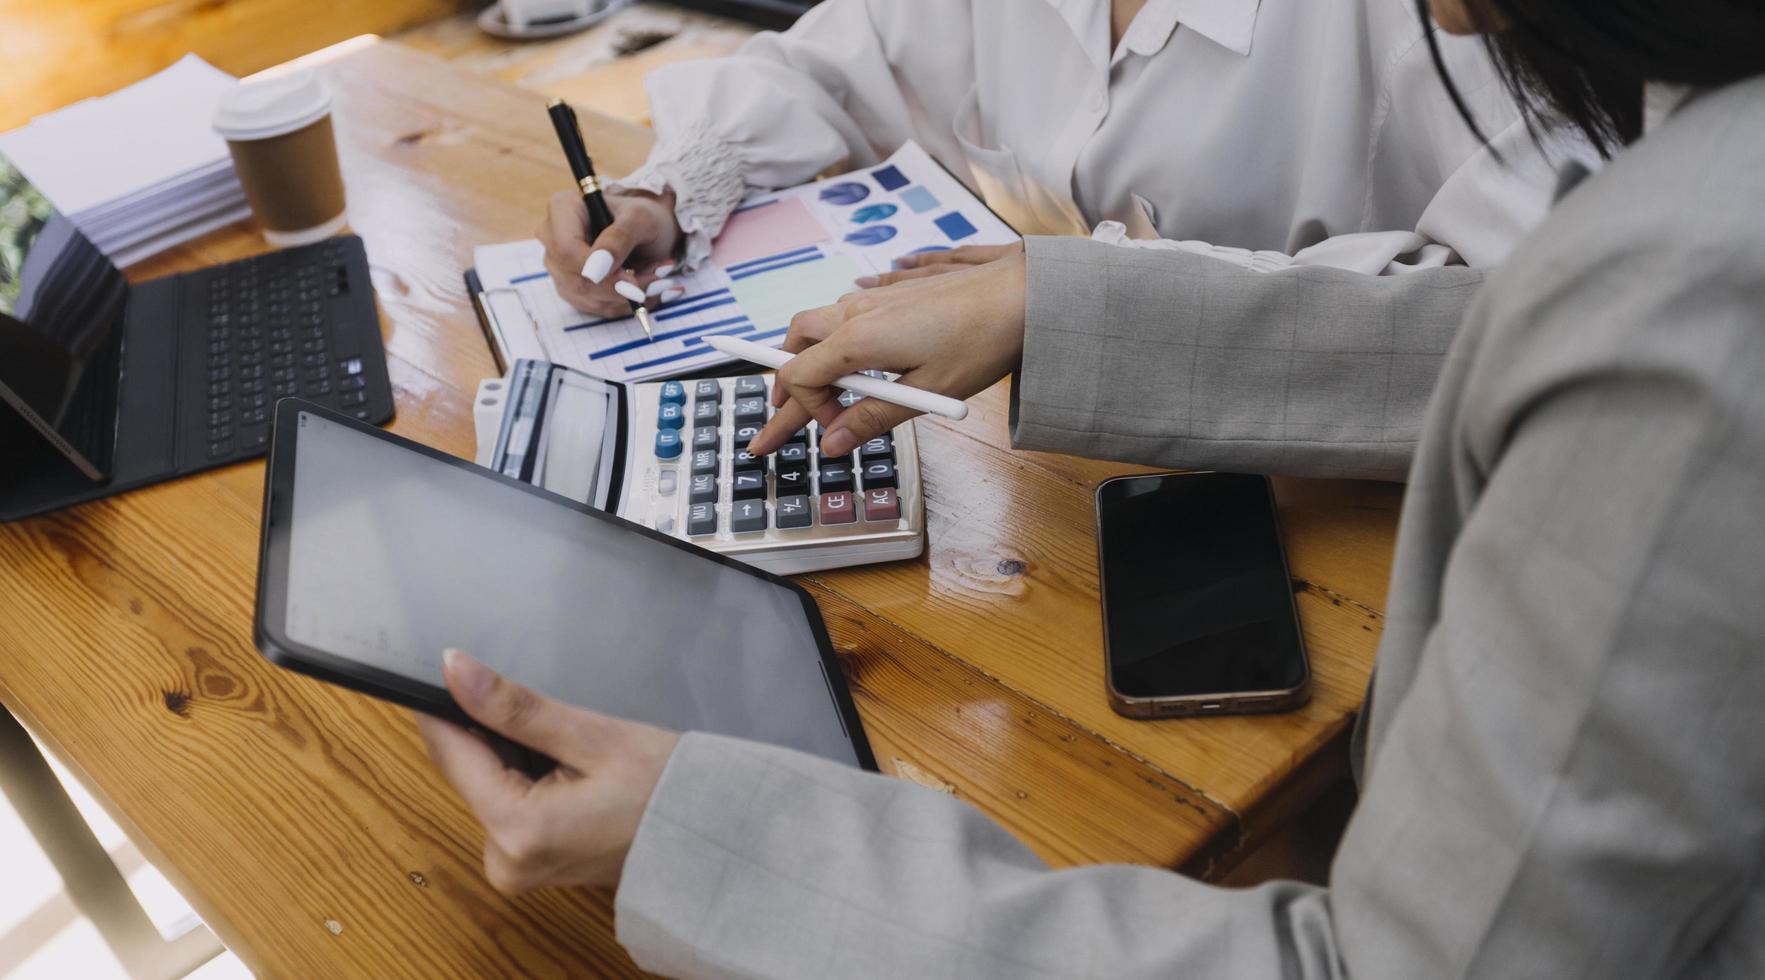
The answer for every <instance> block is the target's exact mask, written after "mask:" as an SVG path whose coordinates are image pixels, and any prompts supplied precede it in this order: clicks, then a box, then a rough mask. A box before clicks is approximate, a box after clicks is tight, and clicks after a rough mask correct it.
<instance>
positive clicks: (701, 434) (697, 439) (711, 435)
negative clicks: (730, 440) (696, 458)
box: [693, 427, 717, 449]
mask: <svg viewBox="0 0 1765 980" xmlns="http://www.w3.org/2000/svg"><path fill="white" fill-rule="evenodd" d="M693 448H694V449H716V448H717V430H716V429H713V428H709V427H706V428H703V429H694V430H693Z"/></svg>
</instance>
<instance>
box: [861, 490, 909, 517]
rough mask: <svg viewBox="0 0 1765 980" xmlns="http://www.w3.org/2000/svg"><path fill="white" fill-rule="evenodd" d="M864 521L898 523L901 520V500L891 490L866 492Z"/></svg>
mask: <svg viewBox="0 0 1765 980" xmlns="http://www.w3.org/2000/svg"><path fill="white" fill-rule="evenodd" d="M864 519H865V520H867V521H871V522H876V521H890V522H893V521H898V520H900V519H901V498H899V497H897V496H895V491H894V490H892V489H889V488H886V487H885V488H883V489H881V490H866V491H864Z"/></svg>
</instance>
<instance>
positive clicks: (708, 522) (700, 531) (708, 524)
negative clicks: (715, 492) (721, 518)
mask: <svg viewBox="0 0 1765 980" xmlns="http://www.w3.org/2000/svg"><path fill="white" fill-rule="evenodd" d="M686 533H687V534H690V535H692V536H694V537H698V536H701V535H706V534H716V533H717V505H716V504H693V505H692V506H691V507H688V508H687V509H686Z"/></svg>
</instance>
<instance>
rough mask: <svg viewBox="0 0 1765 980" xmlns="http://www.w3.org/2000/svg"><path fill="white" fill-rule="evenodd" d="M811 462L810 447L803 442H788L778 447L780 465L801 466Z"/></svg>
mask: <svg viewBox="0 0 1765 980" xmlns="http://www.w3.org/2000/svg"><path fill="white" fill-rule="evenodd" d="M808 463H809V447H808V446H805V445H802V444H801V443H795V442H787V443H785V444H784V445H782V446H780V447H778V465H780V466H801V465H808Z"/></svg>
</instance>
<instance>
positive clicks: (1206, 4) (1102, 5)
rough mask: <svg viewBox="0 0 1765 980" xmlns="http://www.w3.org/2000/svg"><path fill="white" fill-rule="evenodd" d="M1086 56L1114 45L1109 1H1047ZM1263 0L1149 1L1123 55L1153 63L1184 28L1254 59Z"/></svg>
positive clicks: (1124, 38) (1126, 37) (1130, 30)
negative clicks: (1252, 44) (1252, 49)
mask: <svg viewBox="0 0 1765 980" xmlns="http://www.w3.org/2000/svg"><path fill="white" fill-rule="evenodd" d="M1048 3H1049V5H1051V6H1052V7H1053V8H1054V9H1055V10H1056V11H1058V12H1059V13H1060V17H1061V19H1062V20H1064V21H1066V24H1067V26H1068V27H1069V28H1071V29H1072V32H1073V34H1074V35H1075V36H1076V37H1077V38H1078V39H1079V44H1081V45H1083V46H1084V48H1085V52H1086V53H1087V54H1093V53H1094V52H1096V51H1098V50H1100V49H1102V48H1103V47H1104V46H1106V45H1108V44H1109V0H1048ZM1260 5H1261V0H1148V2H1147V4H1146V6H1145V7H1144V8H1142V9H1141V10H1140V13H1139V14H1138V15H1137V16H1135V18H1134V22H1133V23H1132V24H1130V25H1128V32H1127V34H1125V35H1123V36H1122V43H1121V50H1120V51H1117V52H1116V57H1115V59H1114V60H1120V55H1121V53H1122V52H1131V53H1133V54H1137V55H1140V56H1141V57H1149V56H1151V55H1155V54H1157V53H1158V52H1160V51H1162V50H1164V46H1165V45H1166V44H1168V43H1170V39H1171V35H1172V34H1173V33H1175V32H1176V29H1177V27H1178V26H1179V25H1181V26H1183V27H1187V28H1189V29H1190V30H1192V31H1194V32H1195V33H1197V34H1200V35H1201V36H1202V37H1205V38H1207V39H1208V40H1210V41H1212V42H1213V43H1215V44H1217V45H1219V46H1220V47H1222V48H1225V49H1226V50H1228V51H1232V52H1234V53H1236V54H1238V55H1245V56H1247V55H1249V54H1250V41H1251V37H1252V35H1253V34H1255V32H1256V12H1257V8H1258V7H1259V6H1260Z"/></svg>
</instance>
